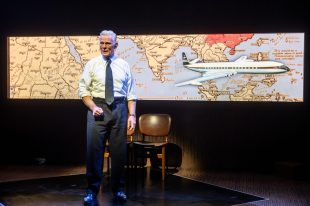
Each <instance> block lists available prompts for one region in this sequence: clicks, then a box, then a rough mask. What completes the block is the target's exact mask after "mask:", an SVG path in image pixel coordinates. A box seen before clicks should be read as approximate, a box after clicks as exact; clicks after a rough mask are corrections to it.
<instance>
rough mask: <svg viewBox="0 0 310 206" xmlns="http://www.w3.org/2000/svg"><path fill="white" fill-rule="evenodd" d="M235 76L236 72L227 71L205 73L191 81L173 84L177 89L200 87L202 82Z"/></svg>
mask: <svg viewBox="0 0 310 206" xmlns="http://www.w3.org/2000/svg"><path fill="white" fill-rule="evenodd" d="M235 74H237V72H236V71H229V72H223V71H222V72H212V73H208V72H205V73H204V74H203V76H202V77H199V78H196V79H192V80H188V81H185V82H180V83H178V84H175V86H177V87H180V86H184V85H195V86H201V85H202V82H204V81H207V80H212V79H218V78H222V77H229V76H232V75H235Z"/></svg>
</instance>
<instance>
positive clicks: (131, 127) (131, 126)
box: [127, 116, 136, 131]
mask: <svg viewBox="0 0 310 206" xmlns="http://www.w3.org/2000/svg"><path fill="white" fill-rule="evenodd" d="M135 127H136V117H135V116H129V117H128V121H127V129H128V130H129V131H133V130H135Z"/></svg>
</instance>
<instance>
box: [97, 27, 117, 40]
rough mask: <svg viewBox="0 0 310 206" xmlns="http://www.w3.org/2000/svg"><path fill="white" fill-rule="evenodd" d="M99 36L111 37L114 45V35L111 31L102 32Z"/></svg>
mask: <svg viewBox="0 0 310 206" xmlns="http://www.w3.org/2000/svg"><path fill="white" fill-rule="evenodd" d="M100 36H110V37H112V39H113V41H114V43H116V34H115V33H114V31H112V30H103V31H102V32H100Z"/></svg>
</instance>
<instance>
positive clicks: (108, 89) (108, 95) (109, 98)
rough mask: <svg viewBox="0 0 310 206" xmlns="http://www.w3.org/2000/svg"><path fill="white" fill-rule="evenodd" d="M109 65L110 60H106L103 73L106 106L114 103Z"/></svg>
mask: <svg viewBox="0 0 310 206" xmlns="http://www.w3.org/2000/svg"><path fill="white" fill-rule="evenodd" d="M110 65H111V59H108V60H107V66H106V72H105V101H106V103H107V104H108V105H111V104H112V103H113V101H114V91H113V74H112V69H111V66H110Z"/></svg>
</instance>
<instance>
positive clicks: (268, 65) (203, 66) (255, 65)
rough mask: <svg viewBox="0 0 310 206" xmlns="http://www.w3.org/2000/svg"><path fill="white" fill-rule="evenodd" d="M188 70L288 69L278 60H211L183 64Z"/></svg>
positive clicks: (259, 71) (257, 71) (266, 71)
mask: <svg viewBox="0 0 310 206" xmlns="http://www.w3.org/2000/svg"><path fill="white" fill-rule="evenodd" d="M184 66H185V67H187V68H188V69H190V70H193V71H196V72H208V71H219V72H220V71H221V72H225V71H228V72H229V71H236V72H237V73H244V74H247V73H251V74H271V73H284V72H287V71H289V68H288V67H286V66H284V65H283V64H281V63H279V62H274V61H261V62H213V63H198V64H189V65H184Z"/></svg>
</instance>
